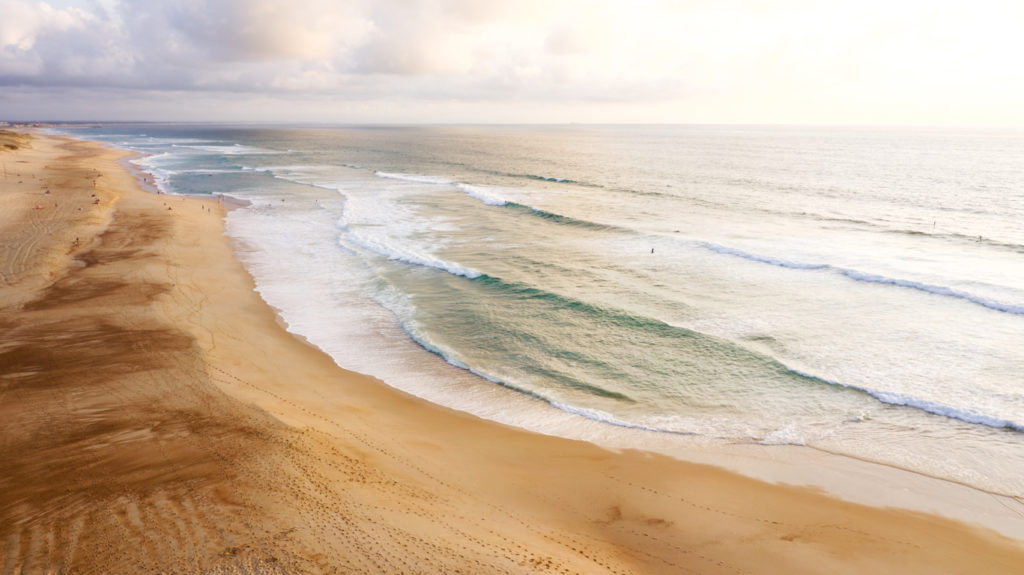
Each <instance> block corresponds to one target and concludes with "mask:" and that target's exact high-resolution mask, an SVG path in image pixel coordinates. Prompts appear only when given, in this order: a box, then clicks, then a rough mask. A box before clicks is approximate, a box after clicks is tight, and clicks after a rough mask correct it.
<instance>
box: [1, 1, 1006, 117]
mask: <svg viewBox="0 0 1024 575" xmlns="http://www.w3.org/2000/svg"><path fill="white" fill-rule="evenodd" d="M1022 58H1024V2H1022V1H1005V2H1002V1H997V0H971V1H969V2H968V1H966V0H964V1H958V2H946V1H943V0H937V1H931V2H926V1H900V0H884V1H883V0H851V1H839V0H836V1H812V0H790V1H781V0H780V1H771V0H721V1H712V0H706V1H698V0H692V1H691V0H674V1H673V0H661V1H659V0H590V1H583V0H580V1H576V0H508V1H495V0H52V1H49V2H43V1H33V0H0V119H14V120H27V119H42V120H45V119H54V120H211V121H236V120H249V121H303V122H354V123H367V122H402V123H407V122H415V123H433V122H484V123H504V122H538V123H539V122H543V123H546V122H588V123H594V122H672V123H676V122H684V123H796V124H859V125H863V124H871V125H879V124H881V125H885V124H912V125H986V126H991V125H995V126H1024V62H1022Z"/></svg>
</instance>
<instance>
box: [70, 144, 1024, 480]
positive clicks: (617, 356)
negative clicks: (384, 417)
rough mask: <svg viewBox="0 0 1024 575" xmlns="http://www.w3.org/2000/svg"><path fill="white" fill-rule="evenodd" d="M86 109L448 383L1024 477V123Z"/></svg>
mask: <svg viewBox="0 0 1024 575" xmlns="http://www.w3.org/2000/svg"><path fill="white" fill-rule="evenodd" d="M62 131H63V132H65V133H69V134H71V135H74V136H78V137H83V138H88V139H94V140H99V141H103V142H107V143H109V144H111V145H113V146H116V147H120V148H126V149H130V150H135V151H138V152H141V153H142V154H143V155H142V156H140V157H138V158H136V159H135V160H134V162H135V163H137V164H138V165H139V166H140V167H141V168H142V169H144V170H146V171H148V172H150V173H151V174H152V175H153V176H154V178H155V180H156V183H157V185H158V186H159V187H160V189H161V190H162V191H163V192H164V193H168V194H186V195H198V196H209V195H224V196H229V197H232V198H236V199H238V200H244V202H245V203H246V205H245V206H244V207H241V208H238V209H235V210H233V211H231V212H230V213H229V215H228V216H227V221H226V224H227V233H228V234H229V235H230V236H231V238H233V240H234V242H235V246H236V250H237V252H238V255H239V258H240V259H241V261H242V262H243V263H244V264H245V266H246V267H247V268H248V269H249V271H250V272H251V273H252V275H253V277H254V278H255V280H256V283H257V286H258V290H259V292H260V293H261V295H262V297H263V298H264V299H265V300H266V301H267V302H268V303H269V304H271V305H272V306H274V307H275V308H277V309H278V310H279V311H280V314H281V317H282V318H283V319H284V321H285V322H286V323H287V324H288V328H289V330H291V331H292V332H294V333H297V334H299V335H301V336H303V337H305V338H306V339H307V340H309V341H310V342H311V343H313V344H314V345H316V346H318V347H320V348H321V349H323V350H324V351H325V352H327V353H328V354H330V355H331V356H332V357H333V358H334V360H335V361H336V362H337V363H338V364H339V365H340V366H342V367H345V368H348V369H352V370H355V371H359V372H362V373H367V374H370V375H374V376H376V377H378V378H380V379H382V380H383V381H385V382H386V383H388V384H389V385H393V386H395V387H397V388H400V389H403V390H405V391H408V392H410V393H413V394H415V395H419V396H421V397H423V398H425V399H427V400H429V401H432V402H435V403H439V404H443V405H447V406H450V407H453V408H455V409H459V410H462V411H466V412H469V413H472V414H475V415H478V416H481V417H485V418H488V419H493V420H496V421H500V422H503V423H508V424H512V425H517V426H520V427H525V428H528V429H532V430H535V431H540V432H544V433H551V434H556V435H565V436H577V437H584V438H587V439H591V440H594V441H598V442H601V441H602V437H604V438H614V437H615V436H616V434H620V433H621V434H625V433H627V432H628V434H629V435H630V437H632V438H637V437H639V438H641V439H640V440H639V441H640V442H641V443H642V442H643V438H644V437H651V438H654V437H659V438H664V437H669V436H672V437H677V438H679V440H680V441H689V442H698V443H702V444H710V445H715V444H730V445H732V444H746V445H753V446H763V448H764V449H771V448H772V446H777V445H800V446H806V447H808V448H811V449H816V450H821V451H826V452H829V453H835V454H840V455H845V456H849V457H853V458H857V459H862V460H867V461H872V462H877V463H880V464H883V465H889V466H893V467H898V468H901V469H906V470H910V471H914V472H917V473H921V474H925V475H929V476H933V477H938V478H943V479H948V480H951V481H955V482H959V483H963V484H967V485H970V486H973V487H976V488H979V489H982V490H986V491H990V492H993V493H999V494H1005V495H1010V496H1015V497H1024V161H1022V159H1024V133H1021V132H1012V131H981V130H973V131H972V130H938V129H909V128H906V129H882V128H877V129H869V128H862V129H853V128H800V127H756V126H755V127H752V126H746V127H744V126H575V125H566V126H423V127H393V126H382V127H324V128H286V127H280V126H277V127H257V126H214V125H162V124H144V125H128V124H117V125H93V126H77V127H68V128H62ZM264 351H266V352H267V353H271V352H272V350H264ZM295 385H301V382H296V383H295ZM594 429H597V430H599V431H597V432H594V431H593V430H594ZM583 430H590V431H586V432H584V431H583ZM588 434H589V435H588Z"/></svg>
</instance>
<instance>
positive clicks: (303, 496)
mask: <svg viewBox="0 0 1024 575" xmlns="http://www.w3.org/2000/svg"><path fill="white" fill-rule="evenodd" d="M4 138H6V139H5V140H4V142H6V141H10V142H12V145H11V146H0V150H3V151H0V160H2V162H3V166H4V171H3V173H2V174H0V461H2V465H0V570H2V572H3V573H43V572H60V573H68V572H73V573H161V572H173V573H368V574H369V573H581V574H601V573H618V574H627V573H635V574H642V573H673V574H676V573H730V574H735V573H787V574H792V573H851V574H853V573H858V574H859V573H900V574H908V573H1020V572H1021V570H1022V569H1024V548H1022V547H1021V545H1020V544H1019V543H1018V542H1015V541H1012V540H1010V539H1007V538H1004V537H1002V536H999V535H997V534H996V533H994V532H991V531H987V530H985V529H984V528H982V527H979V526H968V525H966V524H963V523H958V522H954V521H951V520H948V519H942V518H938V517H934V516H929V515H925V514H920V513H913V512H908V511H901V510H895V509H882V508H873V507H868V506H863V505H856V504H851V503H846V502H843V501H840V500H838V499H834V498H831V497H828V496H825V495H823V494H820V493H818V492H815V491H813V490H809V489H803V488H797V487H789V486H780V485H772V484H768V483H763V482H759V481H755V480H752V479H748V478H745V477H742V476H739V475H736V474H733V473H730V472H726V471H723V470H720V469H717V468H714V467H710V466H704V465H697V464H690V463H686V462H682V461H678V460H675V459H671V458H669V457H665V456H661V455H655V454H650V453H644V452H638V451H625V452H612V451H608V450H604V449H601V448H599V447H597V446H594V445H590V444H587V443H583V442H578V441H570V440H564V439H559V438H553V437H547V436H541V435H537V434H533V433H528V432H524V431H520V430H516V429H511V428H508V427H504V426H501V425H497V424H494V423H490V422H487V421H483V420H480V419H478V418H475V417H471V416H468V415H464V414H460V413H456V412H452V411H450V410H446V409H443V408H439V407H436V406H432V405H429V404H426V403H424V402H423V401H420V400H418V399H416V398H413V397H410V396H408V395H405V394H403V393H400V392H398V391H395V390H393V389H391V388H388V387H387V386H385V385H383V384H382V383H381V382H379V381H376V380H374V379H372V378H369V377H365V376H362V375H359V374H355V373H351V372H347V371H344V370H342V369H340V368H338V367H337V366H336V365H334V363H333V362H332V361H331V360H330V358H328V357H327V356H326V355H324V354H323V353H321V352H319V351H318V350H316V349H314V348H312V347H311V346H309V345H307V344H305V343H304V342H302V341H301V340H299V339H297V338H295V337H294V336H292V335H290V334H288V333H287V332H286V331H285V329H284V328H283V327H282V326H281V325H280V321H279V319H278V318H277V316H276V315H275V313H274V311H273V310H272V309H271V308H269V306H267V305H266V304H265V303H264V302H263V301H262V300H261V299H260V298H259V296H258V295H257V294H256V292H255V291H254V290H253V283H252V280H251V278H250V277H249V276H248V274H247V273H246V272H245V270H244V269H243V268H242V267H241V265H240V264H239V263H238V262H237V260H235V259H234V257H233V252H232V249H233V247H232V245H231V244H230V242H229V240H228V238H226V237H225V236H224V234H223V225H222V217H223V211H222V210H223V206H221V205H219V204H218V203H217V202H216V201H211V200H198V199H183V198H178V197H168V196H165V195H157V194H153V193H148V192H146V191H144V190H142V189H141V188H140V186H139V182H138V181H137V180H136V178H135V176H133V175H132V174H131V173H130V172H129V171H128V170H127V169H125V168H124V167H123V166H122V165H121V164H120V163H119V161H120V160H122V159H123V158H124V157H125V153H124V152H120V151H117V150H111V149H107V148H103V147H101V146H100V145H98V144H94V143H89V142H80V141H76V140H71V139H67V138H62V137H56V136H48V135H43V134H38V133H37V134H33V135H32V136H31V138H24V137H18V138H15V137H13V136H7V135H5V136H4ZM0 143H3V142H0ZM234 248H235V249H244V246H234Z"/></svg>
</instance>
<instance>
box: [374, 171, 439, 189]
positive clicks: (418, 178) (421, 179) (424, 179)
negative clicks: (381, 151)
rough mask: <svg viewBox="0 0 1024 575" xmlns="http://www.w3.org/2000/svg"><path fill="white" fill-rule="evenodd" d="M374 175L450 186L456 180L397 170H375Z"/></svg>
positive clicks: (403, 180)
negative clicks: (401, 172) (404, 172)
mask: <svg viewBox="0 0 1024 575" xmlns="http://www.w3.org/2000/svg"><path fill="white" fill-rule="evenodd" d="M373 175H375V176H377V177H378V178H386V179H389V180H399V181H402V182H415V183H418V184H438V185H443V186H450V185H452V184H454V183H455V182H453V181H451V180H449V179H447V178H442V177H439V176H421V175H419V174H400V173H396V172H374V173H373Z"/></svg>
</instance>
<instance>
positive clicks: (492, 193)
mask: <svg viewBox="0 0 1024 575" xmlns="http://www.w3.org/2000/svg"><path fill="white" fill-rule="evenodd" d="M455 187H456V188H458V189H460V190H462V191H463V192H466V194H467V195H469V196H470V197H473V198H476V199H478V200H480V201H481V202H483V203H485V204H487V205H489V206H504V205H506V204H508V203H509V201H510V200H507V199H505V198H502V197H501V196H499V195H498V193H497V190H496V189H495V188H488V187H484V186H471V185H469V184H463V183H458V184H455Z"/></svg>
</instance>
